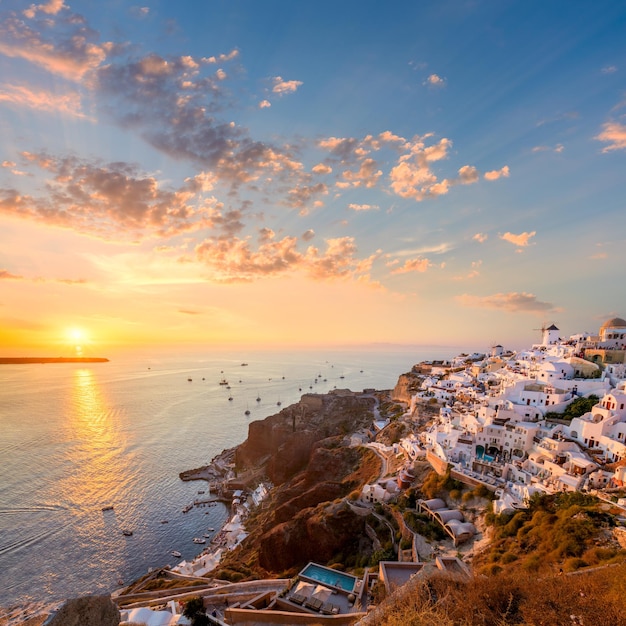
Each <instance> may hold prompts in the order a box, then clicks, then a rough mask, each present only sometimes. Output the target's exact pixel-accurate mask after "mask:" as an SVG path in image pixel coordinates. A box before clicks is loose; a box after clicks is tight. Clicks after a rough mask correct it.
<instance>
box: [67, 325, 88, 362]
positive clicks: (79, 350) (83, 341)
mask: <svg viewBox="0 0 626 626" xmlns="http://www.w3.org/2000/svg"><path fill="white" fill-rule="evenodd" d="M65 336H66V339H67V343H68V344H69V346H70V347H71V350H72V352H73V353H74V354H75V355H76V356H82V355H83V353H84V351H85V347H86V346H87V344H88V343H89V337H88V335H87V332H86V331H85V330H84V329H83V328H79V327H78V326H72V327H71V328H68V329H67V330H66V331H65Z"/></svg>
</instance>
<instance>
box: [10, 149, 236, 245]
mask: <svg viewBox="0 0 626 626" xmlns="http://www.w3.org/2000/svg"><path fill="white" fill-rule="evenodd" d="M23 157H24V158H25V159H26V160H27V161H29V162H30V163H32V164H34V165H37V166H38V167H40V168H41V169H43V170H45V171H47V172H48V173H49V174H51V175H52V177H53V178H52V179H51V181H50V182H49V183H48V190H49V192H50V198H35V197H32V196H27V195H22V194H20V193H19V192H18V191H16V190H15V189H0V213H4V214H8V215H13V216H15V217H19V218H23V219H36V220H37V221H41V222H44V223H46V224H50V225H53V226H58V227H62V228H71V229H73V230H75V231H77V232H81V233H85V234H90V235H94V236H96V237H100V238H102V239H115V238H122V239H128V238H132V239H141V238H143V237H145V236H160V237H165V236H172V235H174V234H179V233H183V232H187V231H193V230H199V229H202V228H209V227H217V228H224V229H226V230H227V231H232V230H233V228H234V229H236V228H237V227H239V228H241V224H240V223H238V217H239V215H238V214H237V213H236V212H230V213H229V212H226V213H223V212H222V210H221V209H222V205H220V204H219V203H218V202H217V201H216V200H215V199H214V198H210V199H202V198H200V197H198V195H197V194H198V192H199V191H200V190H202V189H203V188H204V187H205V185H206V182H207V181H206V177H205V176H203V175H199V176H198V177H194V178H192V179H187V181H186V182H185V183H184V184H183V185H182V186H181V187H180V188H179V189H176V190H165V189H162V188H161V187H160V186H159V183H158V181H157V180H156V179H155V178H153V177H150V176H144V175H142V174H141V173H140V172H139V171H137V169H136V168H135V167H134V166H132V165H129V164H124V163H113V164H109V165H100V164H93V163H90V162H87V161H81V160H79V159H76V158H73V157H68V158H64V159H55V158H53V157H50V156H48V155H46V154H32V153H23Z"/></svg>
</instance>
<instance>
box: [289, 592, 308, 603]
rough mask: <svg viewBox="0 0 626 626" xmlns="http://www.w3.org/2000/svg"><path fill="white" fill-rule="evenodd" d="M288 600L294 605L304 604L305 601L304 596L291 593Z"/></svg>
mask: <svg viewBox="0 0 626 626" xmlns="http://www.w3.org/2000/svg"><path fill="white" fill-rule="evenodd" d="M289 599H290V600H291V601H292V602H295V603H296V604H304V603H305V601H306V596H303V595H302V594H301V593H292V594H291V595H290V596H289Z"/></svg>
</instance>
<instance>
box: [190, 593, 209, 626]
mask: <svg viewBox="0 0 626 626" xmlns="http://www.w3.org/2000/svg"><path fill="white" fill-rule="evenodd" d="M183 615H184V616H185V617H188V618H189V619H190V620H191V626H209V624H210V623H211V622H210V621H209V618H208V617H207V614H206V612H205V610H204V601H203V600H202V598H200V597H198V596H196V597H195V598H191V599H190V600H188V601H187V602H186V604H185V608H184V609H183Z"/></svg>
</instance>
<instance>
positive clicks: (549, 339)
mask: <svg viewBox="0 0 626 626" xmlns="http://www.w3.org/2000/svg"><path fill="white" fill-rule="evenodd" d="M533 330H540V331H541V345H543V346H548V345H550V344H553V343H556V342H557V341H558V340H559V329H558V328H557V327H556V325H555V324H554V322H551V323H550V325H549V326H548V324H547V322H544V323H543V324H542V325H541V328H533Z"/></svg>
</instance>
